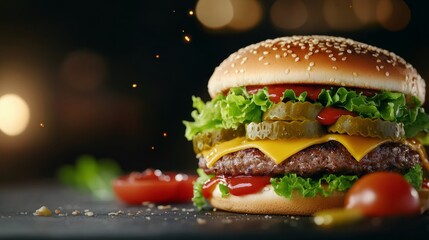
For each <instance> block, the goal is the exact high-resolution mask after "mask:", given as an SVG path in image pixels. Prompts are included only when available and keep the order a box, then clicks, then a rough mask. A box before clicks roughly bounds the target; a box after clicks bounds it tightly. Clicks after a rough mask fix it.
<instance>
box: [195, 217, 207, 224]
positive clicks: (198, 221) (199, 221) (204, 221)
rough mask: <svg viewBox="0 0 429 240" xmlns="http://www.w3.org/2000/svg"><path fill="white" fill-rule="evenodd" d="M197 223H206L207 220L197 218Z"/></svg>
mask: <svg viewBox="0 0 429 240" xmlns="http://www.w3.org/2000/svg"><path fill="white" fill-rule="evenodd" d="M197 223H198V224H200V225H202V224H206V223H207V220H205V219H202V218H197Z"/></svg>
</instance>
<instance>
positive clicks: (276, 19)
mask: <svg viewBox="0 0 429 240" xmlns="http://www.w3.org/2000/svg"><path fill="white" fill-rule="evenodd" d="M270 17H271V21H272V22H273V24H274V25H275V26H276V27H278V28H281V29H297V28H299V27H301V26H303V25H304V24H305V23H306V22H307V18H308V10H307V7H306V6H305V4H304V2H303V1H301V0H277V1H276V2H275V3H274V4H273V5H272V6H271V11H270Z"/></svg>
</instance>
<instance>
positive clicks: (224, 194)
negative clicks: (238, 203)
mask: <svg viewBox="0 0 429 240" xmlns="http://www.w3.org/2000/svg"><path fill="white" fill-rule="evenodd" d="M219 190H220V193H221V194H222V197H223V198H225V197H228V196H229V190H228V186H226V185H225V184H223V183H219Z"/></svg>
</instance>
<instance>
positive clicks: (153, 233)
mask: <svg viewBox="0 0 429 240" xmlns="http://www.w3.org/2000/svg"><path fill="white" fill-rule="evenodd" d="M41 206H47V207H48V208H49V209H50V210H51V211H52V212H54V210H55V209H58V210H61V214H60V215H59V214H55V213H53V215H52V216H50V217H40V216H33V212H35V210H36V209H38V208H40V207H41ZM75 210H77V211H79V212H80V214H77V215H73V214H72V212H73V211H75ZM85 210H87V211H91V212H93V213H94V215H93V216H86V215H85V214H84V213H85ZM424 235H426V236H428V237H429V214H427V213H426V214H424V215H422V216H418V217H410V218H372V219H365V220H363V221H361V222H359V223H355V224H350V225H345V226H339V227H333V228H323V227H320V226H317V225H315V224H314V223H313V219H312V218H311V217H296V216H275V215H247V214H233V213H227V212H222V211H211V210H205V211H197V210H196V209H195V208H194V207H193V206H192V204H172V205H171V206H167V205H155V206H126V205H124V204H121V203H119V202H117V201H99V200H96V199H94V198H92V197H91V196H90V195H88V194H85V193H82V192H78V191H75V190H73V189H69V188H65V187H63V186H61V185H58V184H52V183H32V184H24V185H14V186H2V187H0V238H4V239H10V238H21V239H47V238H55V239H57V238H64V239H76V238H91V239H109V238H114V239H116V238H124V239H137V238H138V239H153V238H155V239H179V238H181V239H201V240H204V239H244V238H250V239H256V238H276V239H278V238H282V239H343V238H345V239H361V240H362V239H369V238H372V239H381V238H382V239H388V238H385V237H391V238H392V237H394V238H395V239H396V238H409V237H411V236H424Z"/></svg>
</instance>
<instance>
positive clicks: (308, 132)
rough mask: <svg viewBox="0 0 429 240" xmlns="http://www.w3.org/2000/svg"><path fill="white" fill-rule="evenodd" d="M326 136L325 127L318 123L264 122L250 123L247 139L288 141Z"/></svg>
mask: <svg viewBox="0 0 429 240" xmlns="http://www.w3.org/2000/svg"><path fill="white" fill-rule="evenodd" d="M324 134H325V131H324V129H323V127H322V126H321V125H320V124H319V122H317V121H308V120H306V121H291V122H286V121H263V122H260V123H249V124H248V125H247V126H246V137H247V138H248V139H251V140H257V139H271V140H275V139H287V138H312V137H320V136H323V135H324Z"/></svg>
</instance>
